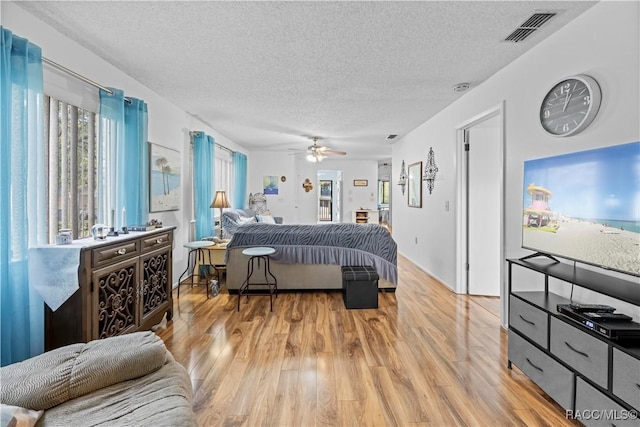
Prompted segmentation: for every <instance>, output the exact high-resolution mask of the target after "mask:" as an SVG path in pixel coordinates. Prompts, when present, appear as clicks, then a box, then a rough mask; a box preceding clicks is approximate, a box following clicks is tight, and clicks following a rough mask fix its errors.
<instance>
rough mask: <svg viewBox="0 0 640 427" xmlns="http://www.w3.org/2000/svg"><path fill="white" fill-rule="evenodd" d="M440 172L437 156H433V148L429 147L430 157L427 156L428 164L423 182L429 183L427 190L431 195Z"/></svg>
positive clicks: (425, 167)
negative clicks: (437, 174)
mask: <svg viewBox="0 0 640 427" xmlns="http://www.w3.org/2000/svg"><path fill="white" fill-rule="evenodd" d="M437 172H438V166H436V159H435V155H434V154H433V147H429V155H428V156H427V164H426V165H425V166H424V175H422V180H423V181H427V188H428V189H429V194H431V191H433V183H434V181H435V180H436V173H437Z"/></svg>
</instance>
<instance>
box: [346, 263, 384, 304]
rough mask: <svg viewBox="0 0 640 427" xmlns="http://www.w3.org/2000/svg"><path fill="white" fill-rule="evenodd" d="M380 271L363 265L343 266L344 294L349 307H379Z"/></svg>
mask: <svg viewBox="0 0 640 427" xmlns="http://www.w3.org/2000/svg"><path fill="white" fill-rule="evenodd" d="M378 278H379V276H378V273H377V272H376V270H375V268H373V267H371V266H368V265H363V266H349V265H347V266H343V267H342V296H343V298H344V305H345V307H347V308H378Z"/></svg>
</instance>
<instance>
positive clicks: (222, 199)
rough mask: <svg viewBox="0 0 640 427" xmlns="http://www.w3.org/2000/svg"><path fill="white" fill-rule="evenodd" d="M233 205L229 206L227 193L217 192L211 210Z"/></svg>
mask: <svg viewBox="0 0 640 427" xmlns="http://www.w3.org/2000/svg"><path fill="white" fill-rule="evenodd" d="M230 206H231V205H230V204H229V200H228V199H227V193H226V191H222V190H221V191H216V195H215V197H214V198H213V202H211V206H209V207H211V208H220V209H222V208H228V207H230Z"/></svg>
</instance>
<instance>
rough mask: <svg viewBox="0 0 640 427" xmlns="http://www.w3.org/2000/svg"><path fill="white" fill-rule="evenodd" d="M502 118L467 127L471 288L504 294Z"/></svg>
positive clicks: (476, 292)
mask: <svg viewBox="0 0 640 427" xmlns="http://www.w3.org/2000/svg"><path fill="white" fill-rule="evenodd" d="M500 126H501V118H500V116H499V115H497V116H494V117H491V118H489V119H487V120H485V121H482V122H480V123H477V124H475V125H473V126H470V127H469V128H467V131H466V132H467V135H466V137H467V141H466V142H467V144H468V147H469V149H468V151H467V152H466V154H467V162H466V164H467V167H468V173H467V178H468V180H467V192H466V194H467V197H468V199H467V227H468V228H467V230H468V232H467V251H468V254H467V264H468V274H467V280H468V282H467V289H468V293H469V294H473V295H491V296H499V295H500V287H501V283H500V271H501V268H502V265H503V260H502V259H501V244H502V243H501V239H502V232H501V227H502V225H501V209H502V208H501V206H502V182H501V181H502V170H501V168H502V160H501V159H502V153H501V150H502V143H501V132H500Z"/></svg>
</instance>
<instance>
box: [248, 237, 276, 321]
mask: <svg viewBox="0 0 640 427" xmlns="http://www.w3.org/2000/svg"><path fill="white" fill-rule="evenodd" d="M275 252H276V250H275V249H273V248H269V247H262V246H256V247H253V248H247V249H244V250H243V251H242V254H243V255H246V256H248V257H249V260H248V261H247V279H246V280H245V281H244V283H243V284H242V285H241V286H240V288H239V289H238V311H240V297H241V296H242V295H243V294H246V295H247V299H249V286H250V285H257V286H267V290H266V292H265V293H259V294H254V295H269V304H270V306H271V311H273V295H274V294H275V296H276V298H278V279H276V276H274V275H273V274H272V273H271V264H270V262H269V260H270V255H273V254H274V253H275ZM260 261H263V262H264V282H261V283H250V280H251V276H253V273H254V271H255V270H256V266H255V264H256V263H257V264H258V266H257V268H260ZM269 276H270V277H271V278H272V279H273V282H272V281H271V280H270V279H269Z"/></svg>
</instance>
